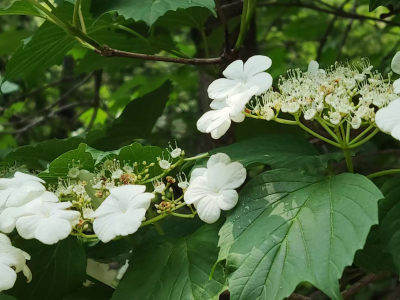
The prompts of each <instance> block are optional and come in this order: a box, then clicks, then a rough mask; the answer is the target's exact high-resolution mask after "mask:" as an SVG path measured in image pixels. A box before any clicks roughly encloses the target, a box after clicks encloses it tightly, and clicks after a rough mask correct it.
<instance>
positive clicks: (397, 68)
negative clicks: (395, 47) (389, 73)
mask: <svg viewBox="0 0 400 300" xmlns="http://www.w3.org/2000/svg"><path fill="white" fill-rule="evenodd" d="M391 67H392V70H393V72H395V73H396V74H400V51H399V52H397V53H396V54H395V56H394V57H393V60H392V65H391ZM393 88H394V92H395V93H396V94H400V79H397V80H396V81H395V82H393Z"/></svg>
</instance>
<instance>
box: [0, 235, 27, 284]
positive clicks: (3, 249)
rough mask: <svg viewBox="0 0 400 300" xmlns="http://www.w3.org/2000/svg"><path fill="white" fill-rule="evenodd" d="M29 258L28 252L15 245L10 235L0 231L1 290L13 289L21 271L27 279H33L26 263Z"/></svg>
mask: <svg viewBox="0 0 400 300" xmlns="http://www.w3.org/2000/svg"><path fill="white" fill-rule="evenodd" d="M29 259H30V255H29V254H28V253H26V252H24V251H22V250H21V249H18V248H15V247H13V246H12V245H11V241H10V239H9V238H8V236H6V235H5V234H2V233H0V274H1V276H0V292H1V291H4V290H8V289H11V288H12V287H13V286H14V284H15V281H16V280H17V273H19V272H21V271H22V273H23V274H24V275H25V277H26V279H27V281H28V282H29V281H31V279H32V274H31V271H30V270H29V268H28V266H27V265H26V261H27V260H29Z"/></svg>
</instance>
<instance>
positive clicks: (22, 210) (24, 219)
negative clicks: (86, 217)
mask: <svg viewBox="0 0 400 300" xmlns="http://www.w3.org/2000/svg"><path fill="white" fill-rule="evenodd" d="M43 183H44V181H43V180H41V179H40V178H38V177H36V176H33V175H29V174H25V173H21V172H16V173H15V174H14V177H13V178H1V179H0V231H2V232H4V233H10V232H11V231H13V230H14V228H16V229H17V231H18V233H19V235H20V236H21V237H23V238H24V239H33V238H35V239H37V240H39V241H41V242H42V243H44V244H55V243H57V242H58V241H59V240H62V239H65V238H67V237H68V235H69V234H70V233H71V230H72V227H73V226H74V225H75V224H77V222H78V220H79V216H80V213H79V212H76V211H72V210H69V209H68V208H70V207H71V205H72V203H71V202H68V201H67V202H59V199H58V197H57V196H56V195H55V194H54V193H51V192H48V191H46V188H45V187H44V185H43Z"/></svg>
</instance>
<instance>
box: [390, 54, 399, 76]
mask: <svg viewBox="0 0 400 300" xmlns="http://www.w3.org/2000/svg"><path fill="white" fill-rule="evenodd" d="M392 70H393V72H395V73H396V74H400V51H399V52H397V53H396V54H395V55H394V57H393V60H392Z"/></svg>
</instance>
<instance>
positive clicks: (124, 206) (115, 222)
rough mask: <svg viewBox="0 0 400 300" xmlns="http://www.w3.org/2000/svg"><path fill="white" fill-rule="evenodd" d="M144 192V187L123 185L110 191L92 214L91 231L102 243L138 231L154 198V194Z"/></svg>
mask: <svg viewBox="0 0 400 300" xmlns="http://www.w3.org/2000/svg"><path fill="white" fill-rule="evenodd" d="M145 191H146V186H144V185H124V186H119V187H116V188H113V189H111V190H110V196H108V197H107V198H106V199H105V200H104V202H103V203H102V204H101V205H100V207H99V208H98V209H97V210H96V211H95V213H94V218H95V220H94V222H93V229H94V232H95V233H96V234H97V236H98V238H99V239H100V240H101V241H102V242H103V243H107V242H109V241H111V240H112V239H114V238H115V237H117V236H119V235H122V236H124V235H128V234H132V233H135V232H136V231H137V230H138V229H139V227H140V224H141V223H142V220H143V219H144V217H145V214H146V211H147V209H148V208H149V206H150V202H151V199H152V198H154V194H152V193H145Z"/></svg>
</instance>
